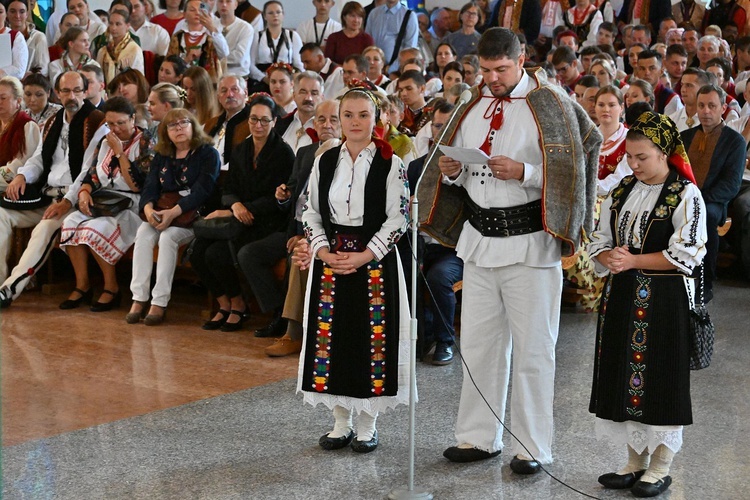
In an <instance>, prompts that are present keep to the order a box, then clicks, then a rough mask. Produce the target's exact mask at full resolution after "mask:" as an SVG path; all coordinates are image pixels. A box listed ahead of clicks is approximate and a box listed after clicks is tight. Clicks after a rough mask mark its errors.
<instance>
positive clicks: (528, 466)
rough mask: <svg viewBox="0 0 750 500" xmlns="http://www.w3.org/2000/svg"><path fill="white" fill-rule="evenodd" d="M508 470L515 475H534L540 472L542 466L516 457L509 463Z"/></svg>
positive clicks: (534, 461) (533, 461)
mask: <svg viewBox="0 0 750 500" xmlns="http://www.w3.org/2000/svg"><path fill="white" fill-rule="evenodd" d="M510 470H512V471H513V472H515V473H516V474H536V473H537V472H539V471H540V470H542V466H541V465H539V462H537V461H536V460H524V459H522V458H518V455H516V456H515V457H513V460H511V461H510Z"/></svg>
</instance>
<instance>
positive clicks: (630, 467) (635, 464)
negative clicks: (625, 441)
mask: <svg viewBox="0 0 750 500" xmlns="http://www.w3.org/2000/svg"><path fill="white" fill-rule="evenodd" d="M648 459H649V457H648V449H645V450H643V453H641V454H640V455H639V454H638V453H637V452H636V451H635V450H634V449H633V448H631V447H630V445H628V464H627V465H626V466H625V467H624V468H623V469H621V470H619V471H617V473H618V474H620V475H623V474H630V473H631V472H638V471H640V470H646V469H648Z"/></svg>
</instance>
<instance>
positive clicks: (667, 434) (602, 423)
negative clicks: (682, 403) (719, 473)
mask: <svg viewBox="0 0 750 500" xmlns="http://www.w3.org/2000/svg"><path fill="white" fill-rule="evenodd" d="M594 429H595V431H596V439H602V438H607V439H609V440H610V441H612V442H614V443H615V444H619V445H623V446H624V445H629V446H630V447H631V448H633V449H634V450H635V451H636V452H637V453H639V454H640V453H643V450H646V449H648V452H649V453H653V452H654V451H655V450H656V448H657V446H659V445H661V444H663V445H664V446H666V447H667V448H669V449H670V450H672V451H673V452H674V453H677V452H678V451H680V448H682V429H683V426H682V425H647V424H642V423H640V422H631V421H627V422H613V421H611V420H604V419H601V418H597V419H596V423H595V425H594Z"/></svg>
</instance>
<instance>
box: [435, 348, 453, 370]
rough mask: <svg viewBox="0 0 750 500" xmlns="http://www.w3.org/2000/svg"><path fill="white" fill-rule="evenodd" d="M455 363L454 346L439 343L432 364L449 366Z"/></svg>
mask: <svg viewBox="0 0 750 500" xmlns="http://www.w3.org/2000/svg"><path fill="white" fill-rule="evenodd" d="M452 362H453V345H451V344H448V343H447V342H438V343H437V345H436V346H435V353H434V354H433V355H432V364H433V365H437V366H444V365H449V364H451V363H452Z"/></svg>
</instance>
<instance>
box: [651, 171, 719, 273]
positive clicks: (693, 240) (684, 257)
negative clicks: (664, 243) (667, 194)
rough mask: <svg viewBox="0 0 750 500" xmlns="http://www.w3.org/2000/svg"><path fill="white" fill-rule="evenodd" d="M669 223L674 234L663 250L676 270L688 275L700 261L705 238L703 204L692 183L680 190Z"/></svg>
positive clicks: (702, 255)
mask: <svg viewBox="0 0 750 500" xmlns="http://www.w3.org/2000/svg"><path fill="white" fill-rule="evenodd" d="M672 225H673V226H674V228H675V230H674V233H673V234H672V236H671V237H670V238H669V246H668V247H667V248H666V250H663V251H662V253H663V254H664V257H665V258H666V259H667V260H668V261H669V262H671V263H672V264H673V265H674V266H675V267H677V270H678V271H680V272H682V273H685V274H687V275H690V274H692V273H693V269H694V268H695V267H697V266H699V265H700V264H701V262H703V257H704V256H705V255H706V241H707V240H708V233H707V231H706V205H705V204H704V203H703V197H702V196H701V192H700V189H698V186H696V185H695V184H687V185H686V186H685V189H683V191H682V200H681V201H680V204H679V205H677V208H676V209H675V211H674V212H673V213H672Z"/></svg>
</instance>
